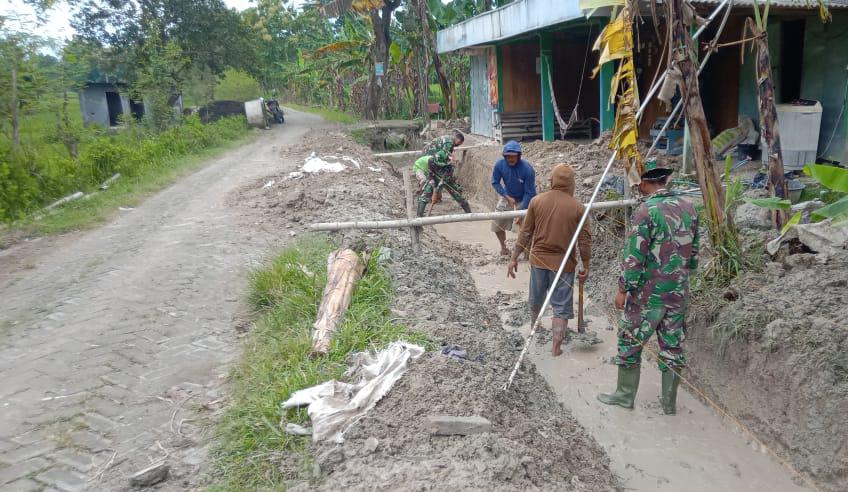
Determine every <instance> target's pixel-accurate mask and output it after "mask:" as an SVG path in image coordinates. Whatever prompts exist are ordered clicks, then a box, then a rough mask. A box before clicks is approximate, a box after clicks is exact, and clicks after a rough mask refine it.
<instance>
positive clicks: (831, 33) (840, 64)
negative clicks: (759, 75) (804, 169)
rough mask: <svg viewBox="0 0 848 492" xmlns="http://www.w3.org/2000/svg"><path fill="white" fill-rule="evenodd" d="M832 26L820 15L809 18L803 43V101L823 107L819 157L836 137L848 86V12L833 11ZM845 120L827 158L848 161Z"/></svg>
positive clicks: (846, 125) (847, 133)
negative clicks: (831, 138)
mask: <svg viewBox="0 0 848 492" xmlns="http://www.w3.org/2000/svg"><path fill="white" fill-rule="evenodd" d="M831 12H832V14H833V22H831V23H830V24H826V25H825V24H822V23H821V21H819V18H818V15H817V14H810V15H809V16H808V17H807V24H806V30H805V35H804V36H805V39H804V43H805V45H804V70H803V75H802V79H801V97H803V98H804V99H815V100H817V101H821V104H822V124H821V133H820V134H819V154H823V153H825V147H826V146H827V143H828V140H830V136H831V135H833V134H834V128H835V127H836V124H837V120H839V115H840V112H844V111H845V108H844V107H843V103H844V101H845V85H846V81H848V12H839V11H836V10H832V11H831ZM846 117H848V115H844V116H843V117H842V121H841V122H840V123H839V128H836V134H835V135H834V138H833V142H832V143H831V145H830V149H828V150H827V152H826V154H824V155H825V156H831V157H834V158H836V159H837V160H841V161H842V162H846V161H848V149H846V146H848V130H846V128H848V121H845V118H846Z"/></svg>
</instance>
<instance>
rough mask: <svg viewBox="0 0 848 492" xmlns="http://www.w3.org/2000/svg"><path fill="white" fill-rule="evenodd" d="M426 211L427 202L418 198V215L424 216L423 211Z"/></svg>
mask: <svg viewBox="0 0 848 492" xmlns="http://www.w3.org/2000/svg"><path fill="white" fill-rule="evenodd" d="M426 211H427V202H422V201H421V200H418V216H419V217H424V212H426Z"/></svg>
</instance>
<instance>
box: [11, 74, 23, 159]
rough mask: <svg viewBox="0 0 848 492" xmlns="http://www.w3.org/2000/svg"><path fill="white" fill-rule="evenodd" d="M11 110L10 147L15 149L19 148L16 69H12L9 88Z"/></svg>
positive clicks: (19, 129)
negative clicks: (10, 86)
mask: <svg viewBox="0 0 848 492" xmlns="http://www.w3.org/2000/svg"><path fill="white" fill-rule="evenodd" d="M11 92H12V94H11V101H10V104H11V107H10V108H9V109H10V110H11V115H12V145H13V146H14V147H15V148H18V147H20V146H21V122H20V121H19V119H20V117H19V115H18V107H19V106H20V105H19V104H18V68H17V67H14V66H13V67H12V88H11Z"/></svg>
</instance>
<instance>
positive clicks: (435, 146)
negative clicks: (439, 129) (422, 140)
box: [424, 136, 453, 167]
mask: <svg viewBox="0 0 848 492" xmlns="http://www.w3.org/2000/svg"><path fill="white" fill-rule="evenodd" d="M452 152H453V137H451V136H446V137H439V138H436V139H434V140H433V141H432V142H430V143H429V144H427V146H426V147H424V153H425V154H427V155H429V156H433V159H431V160H430V163H431V164H432V165H434V166H439V167H444V166H447V165H448V164H450V155H451V153H452Z"/></svg>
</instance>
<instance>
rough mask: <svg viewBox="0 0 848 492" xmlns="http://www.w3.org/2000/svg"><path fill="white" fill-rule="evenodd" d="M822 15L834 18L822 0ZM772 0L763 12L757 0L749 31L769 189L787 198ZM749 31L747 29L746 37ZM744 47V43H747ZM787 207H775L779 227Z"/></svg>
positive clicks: (828, 20)
mask: <svg viewBox="0 0 848 492" xmlns="http://www.w3.org/2000/svg"><path fill="white" fill-rule="evenodd" d="M818 3H819V16H820V18H821V21H822V22H825V23H826V22H830V20H831V16H830V12H829V11H828V9H827V6H826V5H825V3H824V0H818ZM770 8H771V1H770V0H766V2H765V6H764V7H763V10H762V12H760V5H759V3H758V1H757V0H754V18H753V19H751V18H750V17H749V18H748V19H747V20H746V22H745V26H746V31H750V32H751V34H752V36H751V38H752V40H753V41H752V44H753V46H754V47H756V49H757V63H756V77H757V95H758V101H759V104H758V109H759V113H760V132H761V134H762V137H763V140H764V141H765V143H766V157H765V159H766V160H767V161H768V189H769V193H770V194H771V196H773V197H775V198H777V199H779V200H784V199H786V196H787V192H786V182H785V180H784V179H783V157H782V155H781V148H780V129H779V125H778V121H777V108H776V107H775V97H774V82H773V80H772V73H771V57H770V56H769V43H768V36H767V35H766V29H767V26H768V16H769V9H770ZM745 34H747V32H746V33H743V36H742V37H743V38H744V37H745ZM743 49H744V46H743ZM787 216H788V214H787V211H786V210H785V209H782V208H773V209H772V221H773V223H774V226H775V227H776V228H777V229H782V228H783V226H784V225H785V224H786V221H787Z"/></svg>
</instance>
